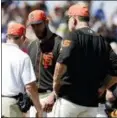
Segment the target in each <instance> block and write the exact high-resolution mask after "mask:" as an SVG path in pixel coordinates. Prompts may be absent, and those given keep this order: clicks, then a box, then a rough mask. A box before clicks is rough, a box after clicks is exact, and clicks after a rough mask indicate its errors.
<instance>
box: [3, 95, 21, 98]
mask: <svg viewBox="0 0 117 118" xmlns="http://www.w3.org/2000/svg"><path fill="white" fill-rule="evenodd" d="M2 97H8V98H14V99H18V98H19V95H16V96H7V95H2Z"/></svg>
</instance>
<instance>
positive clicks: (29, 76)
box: [21, 56, 36, 85]
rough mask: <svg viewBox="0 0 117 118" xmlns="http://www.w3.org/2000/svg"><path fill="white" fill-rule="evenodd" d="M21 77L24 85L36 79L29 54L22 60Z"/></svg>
mask: <svg viewBox="0 0 117 118" xmlns="http://www.w3.org/2000/svg"><path fill="white" fill-rule="evenodd" d="M21 78H22V81H23V83H24V85H26V84H29V83H31V82H34V81H36V77H35V73H34V70H33V66H32V62H31V60H30V58H29V56H28V57H27V58H26V59H25V60H24V64H23V67H22V74H21Z"/></svg>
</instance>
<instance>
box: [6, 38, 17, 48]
mask: <svg viewBox="0 0 117 118" xmlns="http://www.w3.org/2000/svg"><path fill="white" fill-rule="evenodd" d="M6 43H10V44H14V45H17V46H18V47H19V44H18V43H17V42H16V41H14V40H13V39H10V40H9V39H8V40H7V41H6Z"/></svg>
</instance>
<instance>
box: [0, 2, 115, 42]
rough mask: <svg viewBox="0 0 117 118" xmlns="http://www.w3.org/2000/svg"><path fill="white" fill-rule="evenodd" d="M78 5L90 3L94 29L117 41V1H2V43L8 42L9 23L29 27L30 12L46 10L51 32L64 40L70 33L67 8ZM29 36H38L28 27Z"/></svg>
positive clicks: (91, 24) (32, 37)
mask: <svg viewBox="0 0 117 118" xmlns="http://www.w3.org/2000/svg"><path fill="white" fill-rule="evenodd" d="M78 2H81V3H82V2H87V4H88V5H89V8H90V26H91V28H92V29H93V30H94V31H96V32H98V33H99V34H101V35H103V36H109V37H114V40H115V41H117V1H92V0H89V1H88V0H87V1H72V0H69V1H67V0H66V1H46V0H39V1H17V0H14V1H12V0H2V4H1V7H2V22H1V23H2V38H1V39H2V42H6V31H7V26H8V23H9V22H12V21H17V22H20V23H23V24H26V22H27V17H28V14H29V12H31V11H32V10H35V9H41V10H44V11H45V12H46V14H47V16H48V18H49V27H50V30H52V31H53V32H55V33H57V34H58V35H60V36H61V37H64V35H65V34H66V32H67V31H68V27H67V15H66V14H67V12H66V11H67V9H68V8H69V6H70V5H72V4H74V3H78ZM26 37H27V38H29V39H30V37H31V40H33V39H35V35H34V33H33V31H32V29H31V27H28V28H27V32H26Z"/></svg>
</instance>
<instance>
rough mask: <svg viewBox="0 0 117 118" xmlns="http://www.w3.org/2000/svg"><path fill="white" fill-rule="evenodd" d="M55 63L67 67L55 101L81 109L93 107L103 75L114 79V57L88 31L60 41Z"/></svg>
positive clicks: (116, 57)
mask: <svg viewBox="0 0 117 118" xmlns="http://www.w3.org/2000/svg"><path fill="white" fill-rule="evenodd" d="M57 62H59V63H62V64H65V65H66V66H67V71H66V73H65V76H64V77H63V78H62V81H63V84H62V86H61V88H60V92H59V97H63V98H64V99H67V100H70V101H71V102H73V103H76V104H79V105H83V106H97V105H98V88H99V87H100V82H102V81H103V80H104V79H105V77H106V75H107V74H111V75H117V55H115V53H114V52H113V51H112V50H111V47H110V45H109V44H108V43H107V42H106V40H105V39H104V38H103V37H101V36H99V35H97V34H96V33H95V32H93V31H92V30H91V29H89V28H81V29H79V30H76V31H73V32H71V33H69V34H68V35H67V36H66V37H65V38H64V40H63V41H62V47H61V49H60V55H59V58H58V60H57Z"/></svg>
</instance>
